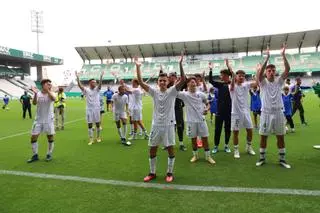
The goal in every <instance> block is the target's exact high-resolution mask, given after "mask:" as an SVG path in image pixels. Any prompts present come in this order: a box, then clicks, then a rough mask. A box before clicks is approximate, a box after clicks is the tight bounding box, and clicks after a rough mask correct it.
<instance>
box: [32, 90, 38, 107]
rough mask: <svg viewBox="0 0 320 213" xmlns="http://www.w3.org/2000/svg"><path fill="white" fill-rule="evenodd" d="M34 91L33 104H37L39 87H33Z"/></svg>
mask: <svg viewBox="0 0 320 213" xmlns="http://www.w3.org/2000/svg"><path fill="white" fill-rule="evenodd" d="M31 90H32V92H33V93H34V96H33V99H32V104H33V105H37V101H38V100H37V97H38V89H37V88H36V87H31Z"/></svg>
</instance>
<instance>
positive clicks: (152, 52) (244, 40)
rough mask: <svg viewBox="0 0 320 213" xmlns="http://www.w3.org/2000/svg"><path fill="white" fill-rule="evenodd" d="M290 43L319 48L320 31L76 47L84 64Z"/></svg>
mask: <svg viewBox="0 0 320 213" xmlns="http://www.w3.org/2000/svg"><path fill="white" fill-rule="evenodd" d="M284 42H286V43H287V45H288V49H295V48H299V49H300V48H304V47H317V48H318V46H319V43H320V29H318V30H311V31H302V32H293V33H283V34H274V35H262V36H252V37H241V38H227V39H215V40H201V41H184V42H167V43H152V44H135V45H110V46H92V47H75V49H76V51H77V52H78V54H79V55H80V57H81V58H82V60H89V61H90V60H103V59H113V60H115V59H122V58H123V59H130V58H133V57H134V56H138V57H141V58H149V57H159V56H177V55H179V54H180V52H181V50H183V49H184V48H185V49H186V51H187V54H189V55H190V54H191V55H193V54H194V55H200V54H217V53H237V52H255V51H262V50H263V49H265V48H266V46H267V45H269V46H270V49H271V50H277V49H279V48H280V47H281V44H282V43H284Z"/></svg>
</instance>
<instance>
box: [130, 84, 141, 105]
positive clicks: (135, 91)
mask: <svg viewBox="0 0 320 213" xmlns="http://www.w3.org/2000/svg"><path fill="white" fill-rule="evenodd" d="M142 94H143V93H142V91H141V89H140V88H132V94H131V99H132V103H131V108H132V109H134V110H141V109H142Z"/></svg>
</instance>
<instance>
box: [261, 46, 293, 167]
mask: <svg viewBox="0 0 320 213" xmlns="http://www.w3.org/2000/svg"><path fill="white" fill-rule="evenodd" d="M285 50H286V47H285V45H283V47H282V49H281V55H282V58H283V62H284V72H283V73H282V74H281V75H280V76H279V77H276V76H275V75H276V67H275V65H273V64H269V65H268V66H267V63H268V61H269V58H270V52H269V48H268V49H267V51H266V53H267V58H266V59H265V61H264V63H263V65H262V67H261V69H260V70H259V71H257V80H258V83H259V85H260V90H261V102H262V108H261V118H260V130H259V134H260V135H261V137H260V159H259V161H258V162H257V163H256V166H262V165H263V164H265V162H266V149H267V139H268V136H269V135H270V134H271V133H275V135H276V137H277V145H278V149H279V158H280V159H279V163H280V165H281V166H283V167H284V168H288V169H289V168H291V166H290V165H289V164H288V163H287V162H286V160H285V155H286V149H285V142H284V135H285V133H286V130H285V117H284V115H283V112H282V109H283V102H282V97H281V91H282V87H283V85H284V80H285V79H286V78H287V77H288V74H289V71H290V65H289V63H288V60H287V58H286V55H285ZM265 70H266V71H265Z"/></svg>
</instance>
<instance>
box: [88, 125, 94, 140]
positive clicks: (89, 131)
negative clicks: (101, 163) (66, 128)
mask: <svg viewBox="0 0 320 213" xmlns="http://www.w3.org/2000/svg"><path fill="white" fill-rule="evenodd" d="M88 133H89V139H93V129H92V128H89V129H88Z"/></svg>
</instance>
